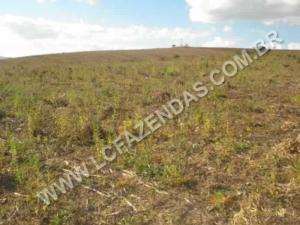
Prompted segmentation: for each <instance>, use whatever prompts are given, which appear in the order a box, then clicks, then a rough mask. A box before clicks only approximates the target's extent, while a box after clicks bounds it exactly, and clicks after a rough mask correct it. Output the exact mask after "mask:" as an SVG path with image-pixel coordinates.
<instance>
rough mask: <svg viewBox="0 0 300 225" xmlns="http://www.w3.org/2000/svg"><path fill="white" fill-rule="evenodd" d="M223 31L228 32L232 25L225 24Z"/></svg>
mask: <svg viewBox="0 0 300 225" xmlns="http://www.w3.org/2000/svg"><path fill="white" fill-rule="evenodd" d="M223 31H224V32H230V31H232V27H231V26H228V25H225V26H224V28H223Z"/></svg>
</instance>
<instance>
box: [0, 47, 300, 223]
mask: <svg viewBox="0 0 300 225" xmlns="http://www.w3.org/2000/svg"><path fill="white" fill-rule="evenodd" d="M239 52H240V50H238V49H209V48H174V49H153V50H138V51H107V52H86V53H73V54H59V55H47V56H36V57H25V58H19V59H10V60H6V61H1V62H0V169H1V170H0V203H1V207H0V224H5V225H6V224H14V225H16V224H28V225H29V224H30V225H32V224H45V225H46V224H51V225H58V224H70V225H71V224H72V225H73V224H85V225H89V224H90V225H94V224H123V225H125V224H128V225H129V224H130V225H132V224H163V225H167V224H179V225H182V224H197V225H198V224H238V225H243V224H245V225H246V224H270V225H271V224H272V225H274V224H289V225H290V224H299V222H300V221H299V218H300V217H299V211H300V205H299V202H300V194H299V191H300V190H299V182H300V160H299V143H300V140H299V139H300V137H299V128H300V126H299V121H300V95H299V90H300V87H299V85H300V74H299V71H300V52H299V51H273V52H271V53H270V54H268V55H266V56H264V57H263V58H262V59H260V60H258V61H256V62H254V63H253V65H251V66H250V67H249V68H247V69H245V70H244V71H242V72H240V73H239V74H238V75H237V76H236V77H234V78H232V79H230V80H228V81H227V82H226V83H225V84H224V85H223V86H221V87H215V89H214V90H213V91H210V92H209V94H208V95H207V96H206V97H205V98H203V99H202V100H201V101H199V102H198V103H193V104H192V106H191V107H190V108H189V109H188V110H186V111H185V112H184V113H183V114H182V115H180V116H178V117H176V118H175V119H173V120H171V121H169V122H168V123H167V124H166V125H164V126H163V127H162V128H161V129H159V130H158V131H157V132H155V133H154V134H153V135H151V136H149V137H148V138H147V139H146V140H144V141H142V142H141V143H139V144H138V145H136V146H135V147H134V148H133V150H132V151H130V152H129V153H126V154H124V155H122V156H120V157H118V159H117V160H116V161H115V162H113V163H112V164H111V165H109V166H107V167H106V168H105V169H104V170H103V171H102V172H99V173H96V174H93V175H92V176H91V177H90V178H87V179H84V181H83V184H81V185H78V186H77V187H76V188H74V190H72V191H70V192H68V193H66V194H64V195H61V196H60V198H59V199H58V201H56V202H54V203H52V204H51V205H50V206H47V207H46V206H45V205H44V204H43V203H42V202H40V201H38V199H37V197H36V193H37V192H38V191H40V190H41V189H43V188H45V187H47V186H48V185H49V184H50V183H51V182H53V181H55V180H56V179H58V178H59V177H60V176H61V175H62V174H63V172H64V171H66V170H70V169H71V167H72V165H73V164H74V163H77V164H78V163H79V164H80V163H81V162H82V161H84V160H86V158H87V157H90V156H93V157H95V158H96V159H98V160H101V159H102V158H103V156H102V155H101V148H102V147H103V146H105V145H107V144H109V143H111V142H112V140H114V138H116V137H117V136H118V134H119V133H120V132H122V131H123V130H124V129H130V128H132V124H134V123H135V122H137V121H139V120H140V119H142V118H145V117H146V116H147V115H149V113H151V112H153V111H155V110H156V109H158V108H159V107H161V106H162V105H163V104H166V102H168V101H169V100H171V99H172V98H174V97H179V96H181V94H182V92H183V91H185V90H190V89H191V87H192V86H193V84H194V82H195V81H198V80H202V81H203V82H204V83H209V82H208V76H207V73H209V71H211V70H212V69H215V68H218V67H220V66H221V65H222V64H223V62H225V61H226V60H228V59H230V58H231V57H232V56H233V55H234V54H236V53H239ZM297 138H298V139H297Z"/></svg>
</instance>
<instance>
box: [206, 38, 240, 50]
mask: <svg viewBox="0 0 300 225" xmlns="http://www.w3.org/2000/svg"><path fill="white" fill-rule="evenodd" d="M202 46H203V47H226V48H230V47H237V43H236V41H233V40H225V39H223V38H222V37H214V38H213V40H211V41H207V42H205V43H204V44H202Z"/></svg>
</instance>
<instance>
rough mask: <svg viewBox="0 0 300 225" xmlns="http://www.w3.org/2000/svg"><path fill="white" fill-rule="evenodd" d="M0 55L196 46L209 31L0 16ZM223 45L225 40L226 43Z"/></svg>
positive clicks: (204, 38) (207, 35)
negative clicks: (181, 44)
mask: <svg viewBox="0 0 300 225" xmlns="http://www.w3.org/2000/svg"><path fill="white" fill-rule="evenodd" d="M0 33H1V35H0V55H1V56H7V57H15V56H25V55H36V54H48V53H58V52H74V51H89V50H111V49H141V48H156V47H170V46H171V45H172V44H178V43H180V40H181V39H182V40H183V41H184V42H185V43H188V44H190V45H195V46H199V45H200V44H201V43H203V42H204V41H205V40H206V39H207V37H209V36H211V34H212V33H211V31H205V30H193V29H188V28H172V29H171V28H153V27H145V26H128V27H105V26H101V25H94V24H88V23H84V22H77V23H66V22H57V21H51V20H46V19H41V18H40V19H32V18H27V17H20V16H13V15H2V16H1V15H0ZM225 44H226V43H225Z"/></svg>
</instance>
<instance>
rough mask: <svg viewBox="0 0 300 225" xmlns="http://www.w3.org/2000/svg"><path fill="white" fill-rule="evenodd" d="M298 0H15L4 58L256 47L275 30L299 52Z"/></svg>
mask: <svg viewBox="0 0 300 225" xmlns="http://www.w3.org/2000/svg"><path fill="white" fill-rule="evenodd" d="M299 12H300V0H255V1H249V2H245V1H244V0H210V1H207V0H164V1H161V0H151V1H150V0H144V1H141V0H99V1H97V0H23V1H19V0H10V1H3V2H1V5H0V17H1V18H0V32H1V34H2V35H1V37H0V55H2V56H8V57H16V56H25V55H35V54H48V53H56V52H72V51H85V50H104V49H105V50H106V49H140V48H155V47H170V46H171V45H172V44H177V45H178V44H180V43H181V42H182V41H183V42H184V43H187V44H190V45H191V46H197V47H198V46H207V47H251V44H252V43H254V42H255V41H256V40H257V39H260V38H263V36H264V35H265V34H266V33H268V32H269V31H271V30H276V31H278V32H279V33H280V35H281V37H282V38H283V39H284V41H285V44H283V46H282V48H289V49H300V13H299Z"/></svg>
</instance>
